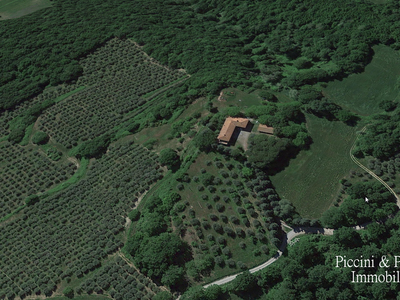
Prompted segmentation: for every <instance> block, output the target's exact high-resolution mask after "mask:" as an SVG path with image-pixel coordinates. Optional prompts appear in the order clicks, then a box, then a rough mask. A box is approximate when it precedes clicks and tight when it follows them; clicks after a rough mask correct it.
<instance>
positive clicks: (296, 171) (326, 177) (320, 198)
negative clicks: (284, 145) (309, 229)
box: [271, 115, 357, 218]
mask: <svg viewBox="0 0 400 300" xmlns="http://www.w3.org/2000/svg"><path fill="white" fill-rule="evenodd" d="M307 126H308V130H309V132H310V135H311V137H312V139H313V143H312V144H311V146H310V150H307V151H302V152H300V153H299V154H298V155H297V157H296V158H295V159H293V160H292V161H291V162H290V164H289V166H288V167H287V168H286V169H284V170H283V171H282V172H280V173H278V174H277V175H275V176H273V177H272V178H271V180H272V183H273V184H274V186H275V188H276V190H277V192H278V194H279V196H280V197H281V198H284V199H288V200H290V201H291V202H292V203H293V205H294V206H295V207H296V209H297V211H298V212H299V213H300V215H301V216H303V217H308V218H318V217H320V216H321V214H322V213H323V212H324V211H325V210H327V209H328V208H329V206H330V205H331V204H332V202H333V201H334V200H335V197H336V195H337V193H338V191H339V188H340V183H339V180H340V179H342V178H343V177H344V176H346V175H347V174H348V173H349V171H350V170H351V169H352V168H354V165H353V162H352V161H351V159H350V155H349V151H350V148H351V146H352V144H353V142H354V139H355V137H356V130H357V129H356V128H354V127H349V126H347V125H345V124H343V123H341V122H329V121H327V120H325V119H319V118H317V117H315V116H313V115H307Z"/></svg>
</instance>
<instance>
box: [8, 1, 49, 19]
mask: <svg viewBox="0 0 400 300" xmlns="http://www.w3.org/2000/svg"><path fill="white" fill-rule="evenodd" d="M51 4H52V3H51V0H0V20H7V19H14V18H19V17H22V16H24V15H28V14H30V13H33V12H35V11H37V10H39V9H42V8H46V7H50V6H51Z"/></svg>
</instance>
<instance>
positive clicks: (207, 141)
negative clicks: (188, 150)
mask: <svg viewBox="0 0 400 300" xmlns="http://www.w3.org/2000/svg"><path fill="white" fill-rule="evenodd" d="M216 140H217V136H216V134H215V133H214V132H213V131H212V130H211V129H210V128H207V127H206V128H203V129H201V130H200V131H199V132H198V133H197V134H196V136H195V137H194V139H193V142H194V144H195V145H196V147H197V148H199V149H200V150H201V151H205V152H208V151H210V150H211V147H212V145H213V144H215V143H216Z"/></svg>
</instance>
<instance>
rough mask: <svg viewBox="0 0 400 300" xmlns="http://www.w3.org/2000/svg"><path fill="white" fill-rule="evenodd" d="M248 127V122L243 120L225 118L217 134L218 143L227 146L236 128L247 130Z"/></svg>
mask: <svg viewBox="0 0 400 300" xmlns="http://www.w3.org/2000/svg"><path fill="white" fill-rule="evenodd" d="M248 125H249V120H248V119H245V118H232V117H228V118H226V120H225V122H224V125H223V126H222V129H221V131H220V132H219V135H218V142H219V143H221V144H224V145H228V144H229V142H230V140H231V138H232V135H233V132H234V131H235V129H236V127H239V128H247V126H248Z"/></svg>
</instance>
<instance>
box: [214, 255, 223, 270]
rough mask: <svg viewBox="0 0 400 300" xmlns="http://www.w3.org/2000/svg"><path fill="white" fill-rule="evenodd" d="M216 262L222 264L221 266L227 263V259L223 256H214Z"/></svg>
mask: <svg viewBox="0 0 400 300" xmlns="http://www.w3.org/2000/svg"><path fill="white" fill-rule="evenodd" d="M214 261H215V263H216V264H217V265H218V266H220V267H221V268H222V267H223V266H224V265H225V260H224V259H223V258H222V256H216V257H215V258H214Z"/></svg>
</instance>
